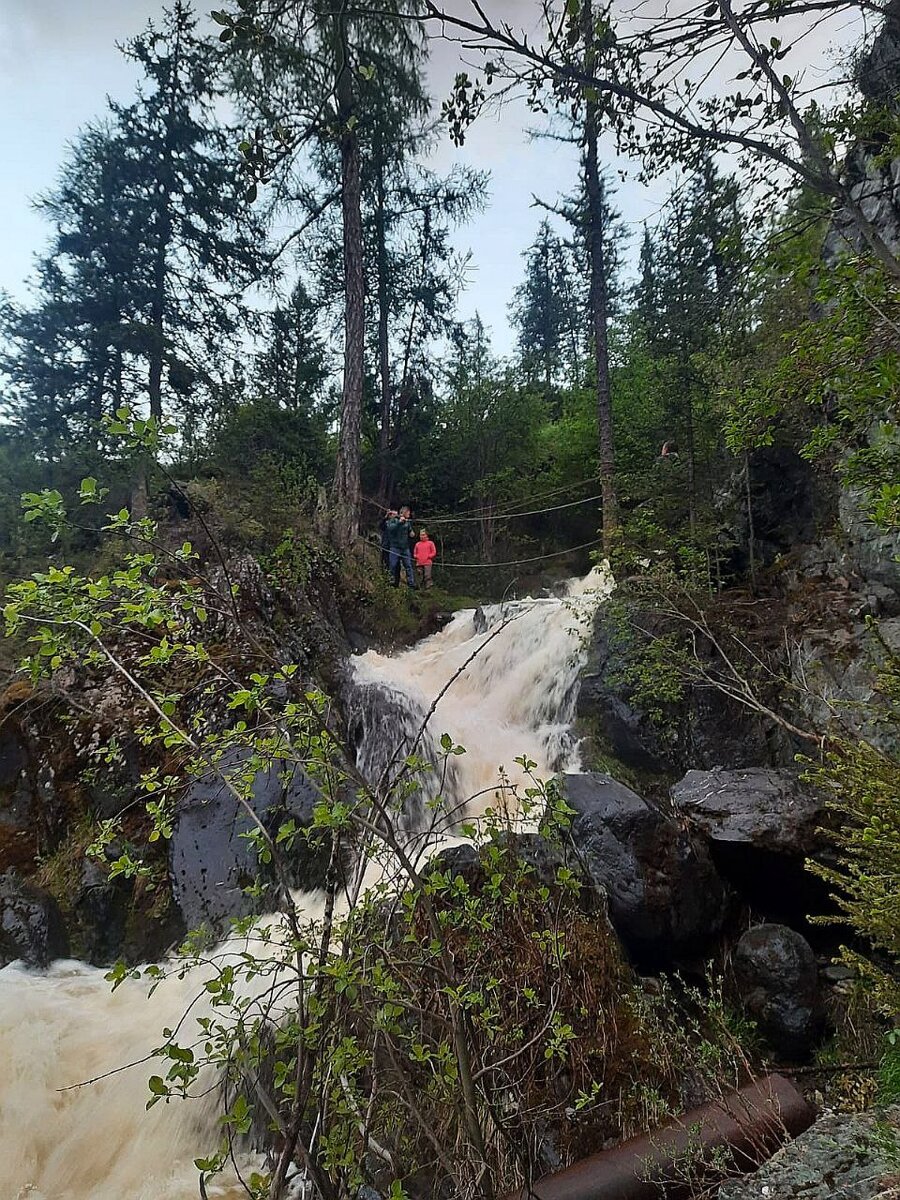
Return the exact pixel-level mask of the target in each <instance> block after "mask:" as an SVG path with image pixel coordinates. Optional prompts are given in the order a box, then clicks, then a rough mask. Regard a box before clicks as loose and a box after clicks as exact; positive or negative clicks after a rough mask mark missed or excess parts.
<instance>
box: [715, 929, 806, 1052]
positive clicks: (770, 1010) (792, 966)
mask: <svg viewBox="0 0 900 1200" xmlns="http://www.w3.org/2000/svg"><path fill="white" fill-rule="evenodd" d="M733 966H734V974H735V980H736V982H737V985H738V987H739V989H740V992H741V1001H742V1003H743V1006H744V1008H745V1009H746V1011H747V1012H748V1013H749V1015H750V1016H751V1017H752V1018H753V1019H754V1020H755V1021H756V1023H757V1025H758V1026H759V1029H760V1030H761V1032H762V1033H763V1035H764V1036H765V1038H766V1039H767V1041H768V1042H769V1043H770V1044H771V1045H772V1047H773V1048H774V1049H775V1050H776V1051H777V1052H778V1053H779V1054H781V1055H785V1056H786V1057H788V1058H790V1059H795V1060H796V1059H805V1058H807V1057H808V1056H809V1054H810V1053H811V1051H812V1050H813V1048H814V1046H815V1044H816V1042H817V1040H818V1037H819V1034H820V1033H821V1030H822V1006H821V998H820V994H819V971H818V964H817V963H816V956H815V954H814V953H813V950H812V947H811V946H810V944H809V942H807V940H806V939H805V938H804V937H802V936H801V935H800V934H799V933H797V932H796V930H793V929H788V927H787V926H786V925H755V926H753V928H752V929H748V930H747V932H746V933H745V934H744V935H743V936H742V937H741V939H740V940H739V942H738V944H737V946H736V947H735V951H734V959H733Z"/></svg>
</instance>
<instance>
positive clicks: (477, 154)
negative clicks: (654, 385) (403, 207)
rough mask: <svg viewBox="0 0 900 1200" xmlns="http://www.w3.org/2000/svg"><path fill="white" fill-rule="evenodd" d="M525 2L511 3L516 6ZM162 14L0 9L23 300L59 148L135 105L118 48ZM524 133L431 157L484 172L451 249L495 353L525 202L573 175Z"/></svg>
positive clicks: (522, 125) (21, 2)
mask: <svg viewBox="0 0 900 1200" xmlns="http://www.w3.org/2000/svg"><path fill="white" fill-rule="evenodd" d="M527 2H528V0H524V3H527ZM522 3H523V0H515V7H516V9H519V8H520V5H522ZM162 7H163V3H162V0H0V144H2V154H3V167H2V171H0V230H2V237H0V289H3V290H6V291H8V292H11V293H12V294H13V295H15V296H24V295H25V294H26V280H27V277H28V275H29V273H30V270H31V264H32V260H33V256H34V254H35V253H36V252H39V251H40V250H41V249H42V247H43V246H44V245H45V243H46V238H47V227H46V225H45V224H44V222H43V221H42V219H41V218H40V216H39V215H38V214H37V213H35V212H34V210H33V207H32V203H31V202H32V200H33V198H34V197H35V196H36V195H38V194H40V193H41V192H43V191H45V190H46V189H48V188H49V187H51V186H52V185H53V183H54V180H55V178H56V175H57V171H58V169H59V165H60V162H61V161H62V159H63V158H64V156H65V153H66V145H67V143H68V142H70V141H71V140H72V139H73V138H74V137H75V135H76V134H77V133H78V130H79V129H80V128H81V127H82V126H83V125H84V124H85V123H86V122H87V121H90V120H91V119H92V118H94V117H96V116H98V115H99V114H100V113H101V112H102V111H103V107H104V103H105V97H106V96H107V95H110V96H113V97H114V98H116V99H120V100H127V99H129V98H130V97H131V95H132V93H133V89H134V84H135V79H136V73H135V70H134V68H133V66H132V65H131V64H130V63H128V62H126V61H125V60H124V59H123V58H122V56H121V55H120V54H119V53H118V51H117V50H116V43H117V42H121V41H122V40H123V39H126V38H128V37H130V36H131V35H133V34H134V33H136V32H138V30H140V29H141V28H142V26H143V25H144V23H145V21H146V19H147V18H148V17H150V16H155V15H158V14H159V12H160V11H161V10H162ZM196 7H197V9H198V11H199V12H205V11H206V10H207V9H208V7H210V5H208V4H207V3H202V2H201V3H199V4H197V6H196ZM509 7H510V8H511V7H512V5H511V4H510V5H509ZM434 58H435V61H434V65H433V68H432V76H433V78H432V90H433V92H434V93H435V95H436V97H437V96H438V94H439V93H443V92H444V91H445V89H446V86H447V83H448V82H449V81H450V80H451V79H452V77H453V74H454V73H455V71H456V70H457V69H458V67H459V60H458V55H457V51H456V48H455V47H452V46H449V45H447V44H440V43H438V44H437V49H436V52H435V56H434ZM532 124H533V122H532V120H531V119H530V117H529V114H528V113H527V112H526V111H525V108H524V105H516V104H513V105H511V106H508V107H507V108H506V109H505V110H504V111H503V113H502V114H499V115H498V116H491V117H488V118H485V119H484V120H482V121H480V122H479V123H478V124H476V126H475V127H474V128H473V130H472V131H471V134H470V136H469V138H468V142H467V145H466V146H465V147H463V148H462V149H461V150H456V149H455V148H454V147H453V146H451V145H450V143H449V141H448V140H447V139H444V140H443V141H442V143H441V144H440V146H439V147H438V149H437V151H436V154H435V156H434V158H433V159H432V165H433V166H434V167H435V168H436V169H443V168H446V167H448V166H449V165H450V164H451V163H452V162H453V161H461V162H465V163H469V164H471V165H472V166H475V167H478V168H480V169H483V170H487V171H489V172H490V175H491V185H490V205H489V207H488V209H487V211H486V212H485V213H484V214H482V215H481V216H479V217H477V218H475V219H474V220H473V221H472V222H471V223H470V224H468V225H467V226H466V228H465V229H463V230H461V231H460V232H459V233H458V235H457V244H458V246H459V248H460V249H461V250H463V251H466V250H470V251H471V255H472V261H471V269H470V273H469V286H468V289H467V293H466V295H465V296H464V297H463V300H462V304H461V308H462V313H463V315H465V316H470V315H472V314H474V312H475V310H476V309H477V310H478V311H479V312H480V313H481V315H482V317H483V319H484V320H485V322H486V323H487V324H488V325H489V326H490V327H491V328H492V330H493V332H494V335H495V340H496V344H497V347H498V349H501V350H505V349H507V348H508V347H509V345H510V333H509V329H508V325H507V305H508V304H509V301H510V298H511V295H512V290H513V288H514V287H515V285H516V283H518V282H519V280H520V279H521V274H522V262H521V253H522V251H523V250H524V248H525V247H526V246H527V245H528V243H529V242H530V241H531V240H532V238H533V236H534V233H535V230H536V228H537V225H538V222H539V221H540V219H541V216H542V214H541V213H540V212H538V211H537V210H536V209H535V208H534V207H533V206H532V204H533V201H532V194H533V193H534V192H535V191H538V192H539V194H540V195H541V197H542V198H543V199H546V200H549V201H553V200H555V199H556V197H557V195H558V193H559V192H564V191H565V190H566V189H567V188H569V187H570V186H571V185H572V183H573V182H574V180H575V176H576V161H575V150H574V148H572V147H568V146H561V145H558V144H554V143H550V142H547V141H542V142H539V143H534V142H530V141H529V139H528V136H527V128H528V127H530V126H531V125H532ZM619 205H620V207H622V208H623V209H624V210H625V212H626V216H627V218H628V219H629V220H630V221H633V222H635V223H636V224H638V225H639V224H640V221H641V220H642V219H643V218H644V217H645V216H646V215H647V213H648V212H651V211H652V202H651V201H650V200H648V199H647V198H646V197H645V196H643V195H642V194H641V192H640V190H639V189H637V188H636V187H634V186H625V187H624V188H623V190H622V191H621V192H620V195H619Z"/></svg>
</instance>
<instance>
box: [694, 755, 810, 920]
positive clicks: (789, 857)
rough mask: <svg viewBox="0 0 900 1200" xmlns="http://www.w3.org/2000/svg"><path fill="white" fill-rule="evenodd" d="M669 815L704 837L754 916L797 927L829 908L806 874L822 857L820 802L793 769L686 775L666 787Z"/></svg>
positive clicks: (719, 864) (755, 769)
mask: <svg viewBox="0 0 900 1200" xmlns="http://www.w3.org/2000/svg"><path fill="white" fill-rule="evenodd" d="M672 802H673V804H674V805H675V808H676V810H677V811H678V813H679V814H681V815H682V816H683V817H684V818H685V819H686V820H687V821H689V822H690V823H691V825H692V826H693V827H694V828H695V829H697V830H698V831H699V832H700V833H702V835H703V836H704V838H706V839H707V841H708V843H709V847H710V852H711V854H712V858H713V862H714V863H715V864H716V867H717V868H718V870H719V872H720V873H721V874H722V875H723V877H724V878H725V879H726V880H727V881H728V882H729V883H730V884H731V885H732V886H733V887H734V888H735V890H736V891H737V892H738V893H739V894H740V895H741V896H743V897H744V898H745V899H746V900H747V901H748V902H749V903H751V904H752V905H753V906H754V907H755V908H756V909H758V910H759V911H760V912H761V913H763V914H765V915H766V916H768V917H770V918H779V919H782V920H786V921H789V922H790V923H796V921H797V920H803V919H804V918H805V916H806V915H807V914H808V913H810V912H815V911H822V909H823V907H827V906H828V893H827V889H826V888H825V887H824V886H823V885H821V884H820V882H819V881H818V880H817V879H815V878H814V877H813V876H812V875H811V874H810V873H809V871H808V870H807V869H806V860H807V858H808V857H810V856H818V855H821V854H823V853H825V852H826V847H827V842H826V840H825V837H824V835H823V834H822V832H821V827H822V825H823V823H824V822H825V819H826V810H825V801H824V798H823V797H822V796H821V794H820V793H819V792H817V791H816V790H815V788H813V787H811V786H810V785H808V784H805V783H803V782H802V781H801V780H800V778H799V775H798V772H797V771H795V770H788V769H786V768H785V769H776V768H765V767H750V768H745V769H739V770H732V771H727V770H722V769H716V770H712V771H688V773H687V774H686V775H685V776H684V778H683V779H681V780H680V781H679V782H678V783H676V784H675V785H674V787H673V788H672Z"/></svg>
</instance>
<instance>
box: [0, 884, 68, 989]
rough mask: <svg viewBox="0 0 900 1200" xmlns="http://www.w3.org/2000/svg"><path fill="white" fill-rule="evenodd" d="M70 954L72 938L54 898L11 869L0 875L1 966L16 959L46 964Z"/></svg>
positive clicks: (32, 964) (27, 963)
mask: <svg viewBox="0 0 900 1200" xmlns="http://www.w3.org/2000/svg"><path fill="white" fill-rule="evenodd" d="M68 954H69V939H68V937H67V935H66V929H65V925H64V923H63V919H62V914H61V913H60V911H59V906H58V905H57V903H56V901H55V900H54V899H53V897H52V896H50V895H48V893H47V892H44V891H42V890H41V889H40V888H37V887H34V886H33V885H32V884H30V883H26V882H25V881H24V880H22V879H19V878H18V877H17V876H16V875H14V874H13V873H12V872H11V871H7V872H6V873H5V874H4V875H0V967H2V966H5V965H6V964H7V963H9V962H13V961H15V960H16V959H21V961H22V962H24V963H25V965H26V966H28V967H46V966H48V965H49V964H50V963H51V962H53V960H54V959H55V958H66V957H67V956H68Z"/></svg>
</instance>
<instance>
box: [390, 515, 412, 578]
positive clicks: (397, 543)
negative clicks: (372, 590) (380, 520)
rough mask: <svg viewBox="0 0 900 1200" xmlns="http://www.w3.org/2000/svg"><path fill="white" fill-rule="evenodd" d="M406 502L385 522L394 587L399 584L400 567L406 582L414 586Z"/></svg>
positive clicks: (409, 524)
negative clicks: (404, 571) (404, 572)
mask: <svg viewBox="0 0 900 1200" xmlns="http://www.w3.org/2000/svg"><path fill="white" fill-rule="evenodd" d="M411 516H412V514H411V512H410V508H409V505H408V504H404V505H403V506H402V507H401V509H400V512H399V513H398V514H397V516H394V517H388V519H387V524H386V531H387V538H388V545H389V547H390V559H391V576H392V581H393V584H394V587H399V586H400V568H401V566H402V567H405V569H406V582H407V583H408V584H409V586H410V587H411V588H415V586H416V577H415V575H414V574H413V561H412V549H411V535H412V520H411Z"/></svg>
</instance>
